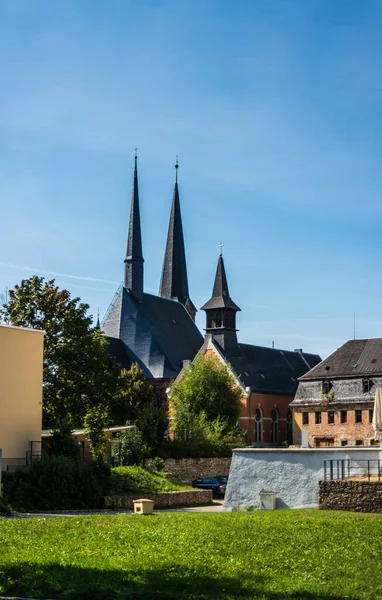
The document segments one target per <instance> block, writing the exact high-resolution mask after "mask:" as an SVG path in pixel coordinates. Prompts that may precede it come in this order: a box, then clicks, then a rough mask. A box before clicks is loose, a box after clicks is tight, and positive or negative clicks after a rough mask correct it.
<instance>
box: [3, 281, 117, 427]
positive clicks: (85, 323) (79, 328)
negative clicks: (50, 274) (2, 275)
mask: <svg viewBox="0 0 382 600" xmlns="http://www.w3.org/2000/svg"><path fill="white" fill-rule="evenodd" d="M88 309H89V306H88V305H87V304H84V303H82V302H80V300H79V298H71V297H70V293H69V292H68V291H67V290H60V289H59V288H58V287H57V286H56V285H55V283H54V280H51V281H45V280H44V278H43V277H37V276H33V277H31V278H30V279H25V280H23V281H22V282H21V283H20V285H16V286H15V288H14V289H13V290H10V291H9V299H8V303H7V305H3V307H2V310H1V314H2V317H3V318H4V319H5V320H6V321H7V322H10V323H11V324H12V325H16V326H20V327H30V328H32V329H42V330H43V331H44V332H45V336H44V374H43V381H44V387H43V425H44V427H59V425H60V423H61V422H62V421H63V420H64V419H65V420H66V421H67V423H68V424H69V425H70V426H71V427H73V426H81V425H82V424H83V420H84V417H85V414H86V412H87V410H88V409H89V408H90V407H92V406H97V405H99V404H103V405H105V406H109V405H110V403H111V402H112V400H113V398H114V396H115V393H116V385H117V380H118V368H117V366H116V364H115V362H114V360H113V359H112V357H111V356H109V355H108V354H107V352H106V348H107V340H106V339H105V338H104V336H103V334H102V332H100V331H98V330H93V328H92V319H91V317H89V316H88V315H87V312H88Z"/></svg>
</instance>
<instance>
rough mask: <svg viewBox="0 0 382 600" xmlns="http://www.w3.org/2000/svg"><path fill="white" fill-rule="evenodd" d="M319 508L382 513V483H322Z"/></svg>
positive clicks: (341, 481)
mask: <svg viewBox="0 0 382 600" xmlns="http://www.w3.org/2000/svg"><path fill="white" fill-rule="evenodd" d="M319 508H321V509H323V510H353V511H357V512H372V513H381V512H382V481H370V482H369V481H349V480H340V481H339V480H337V481H320V488H319Z"/></svg>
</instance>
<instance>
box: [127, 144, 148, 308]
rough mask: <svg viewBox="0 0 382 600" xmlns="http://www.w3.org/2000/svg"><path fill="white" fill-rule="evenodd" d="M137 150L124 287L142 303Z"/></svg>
mask: <svg viewBox="0 0 382 600" xmlns="http://www.w3.org/2000/svg"><path fill="white" fill-rule="evenodd" d="M137 150H138V149H137V148H135V157H134V180H133V190H132V194H131V206H130V222H129V235H128V239H127V249H126V258H125V261H124V262H125V277H124V286H125V287H126V288H127V289H129V290H130V292H131V294H132V295H133V296H134V298H135V299H136V300H138V301H139V302H142V299H143V262H144V261H143V256H142V236H141V217H140V213H139V192H138V169H137V159H138V157H137Z"/></svg>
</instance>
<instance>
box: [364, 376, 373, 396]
mask: <svg viewBox="0 0 382 600" xmlns="http://www.w3.org/2000/svg"><path fill="white" fill-rule="evenodd" d="M372 386H373V382H372V381H371V379H363V380H362V391H363V393H364V394H365V393H366V392H370V390H371V388H372Z"/></svg>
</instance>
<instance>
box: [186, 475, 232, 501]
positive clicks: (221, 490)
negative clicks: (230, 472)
mask: <svg viewBox="0 0 382 600" xmlns="http://www.w3.org/2000/svg"><path fill="white" fill-rule="evenodd" d="M227 480H228V477H223V476H221V477H220V476H219V477H201V478H200V479H194V481H193V482H192V487H194V488H199V489H201V490H212V495H213V496H214V497H215V498H217V497H220V498H224V494H225V490H226V487H227Z"/></svg>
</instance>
